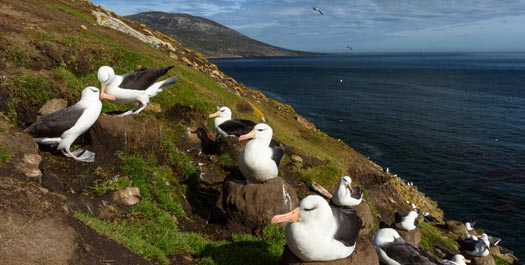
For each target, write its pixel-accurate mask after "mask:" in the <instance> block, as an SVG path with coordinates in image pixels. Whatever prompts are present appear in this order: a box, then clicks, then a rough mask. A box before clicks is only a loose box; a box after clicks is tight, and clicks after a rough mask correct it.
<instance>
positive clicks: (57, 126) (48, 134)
mask: <svg viewBox="0 0 525 265" xmlns="http://www.w3.org/2000/svg"><path fill="white" fill-rule="evenodd" d="M99 92H100V91H99V90H98V88H96V87H92V86H89V87H86V88H84V90H82V96H81V98H80V101H78V102H77V103H76V104H74V105H72V106H69V107H67V108H65V109H62V110H59V111H55V112H53V113H50V114H48V115H46V116H43V117H42V118H40V119H39V120H37V121H36V122H34V123H33V124H31V125H30V126H29V127H27V128H26V129H25V130H24V131H25V132H27V133H29V134H31V135H32V136H33V140H35V142H37V143H40V144H46V145H52V146H54V145H58V146H57V150H60V151H62V153H63V154H64V155H65V156H67V157H71V158H73V159H75V160H78V161H82V162H93V161H94V160H95V153H93V152H90V151H88V150H85V151H84V150H83V149H78V150H76V151H74V152H71V151H70V150H69V148H70V147H71V144H72V143H73V142H74V141H75V139H77V137H78V136H80V135H81V134H83V133H84V132H86V131H87V130H88V129H89V128H90V127H91V126H92V125H93V124H94V123H95V122H96V121H97V119H98V116H99V115H100V111H101V110H102V103H101V102H100V99H99Z"/></svg>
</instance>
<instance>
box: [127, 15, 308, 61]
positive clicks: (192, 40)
mask: <svg viewBox="0 0 525 265" xmlns="http://www.w3.org/2000/svg"><path fill="white" fill-rule="evenodd" d="M126 18H128V19H129V20H133V21H137V22H139V23H142V24H144V25H146V26H147V27H149V28H151V29H154V30H157V31H159V32H162V33H164V34H166V35H168V36H170V37H172V38H174V39H176V40H177V41H179V42H180V43H181V44H182V45H183V46H184V47H186V48H189V49H192V50H194V51H197V52H200V53H202V54H203V55H204V56H206V57H216V58H217V57H218V58H220V57H253V56H294V55H306V54H309V53H307V52H301V51H293V50H288V49H284V48H280V47H276V46H273V45H269V44H266V43H263V42H260V41H257V40H254V39H252V38H249V37H247V36H245V35H243V34H241V33H239V32H237V31H235V30H233V29H230V28H228V27H225V26H223V25H221V24H218V23H216V22H214V21H211V20H209V19H205V18H202V17H196V16H192V15H188V14H173V13H164V12H144V13H139V14H134V15H130V16H126Z"/></svg>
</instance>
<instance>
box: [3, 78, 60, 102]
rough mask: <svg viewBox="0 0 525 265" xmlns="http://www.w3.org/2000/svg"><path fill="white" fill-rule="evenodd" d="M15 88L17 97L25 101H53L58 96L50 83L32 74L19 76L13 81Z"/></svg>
mask: <svg viewBox="0 0 525 265" xmlns="http://www.w3.org/2000/svg"><path fill="white" fill-rule="evenodd" d="M13 86H14V87H15V96H13V97H17V98H19V99H23V100H31V99H32V100H35V101H37V102H46V101H47V100H49V99H52V98H53V97H54V96H56V94H55V93H54V91H53V89H52V88H53V86H52V85H51V83H49V82H48V81H46V80H44V79H43V78H41V77H38V76H33V75H30V74H26V73H22V74H19V75H18V76H17V77H16V78H15V79H14V80H13Z"/></svg>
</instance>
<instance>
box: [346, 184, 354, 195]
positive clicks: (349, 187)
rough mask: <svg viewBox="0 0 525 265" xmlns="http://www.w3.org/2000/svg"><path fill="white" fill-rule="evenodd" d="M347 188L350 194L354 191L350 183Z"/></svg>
mask: <svg viewBox="0 0 525 265" xmlns="http://www.w3.org/2000/svg"><path fill="white" fill-rule="evenodd" d="M347 187H348V189H349V190H350V194H352V193H354V189H352V183H350V184H348V186H347Z"/></svg>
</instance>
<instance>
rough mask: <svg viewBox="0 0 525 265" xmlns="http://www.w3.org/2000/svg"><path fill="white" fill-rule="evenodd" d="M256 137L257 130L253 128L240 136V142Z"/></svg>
mask: <svg viewBox="0 0 525 265" xmlns="http://www.w3.org/2000/svg"><path fill="white" fill-rule="evenodd" d="M254 137H255V130H251V131H250V132H249V133H247V134H243V135H241V136H239V142H240V141H242V140H247V139H252V138H254Z"/></svg>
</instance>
